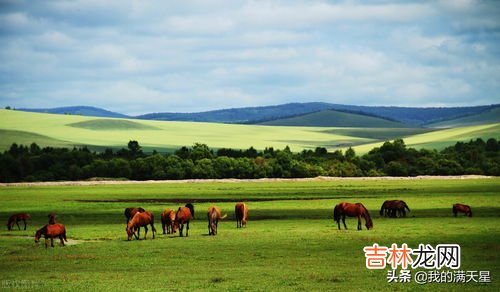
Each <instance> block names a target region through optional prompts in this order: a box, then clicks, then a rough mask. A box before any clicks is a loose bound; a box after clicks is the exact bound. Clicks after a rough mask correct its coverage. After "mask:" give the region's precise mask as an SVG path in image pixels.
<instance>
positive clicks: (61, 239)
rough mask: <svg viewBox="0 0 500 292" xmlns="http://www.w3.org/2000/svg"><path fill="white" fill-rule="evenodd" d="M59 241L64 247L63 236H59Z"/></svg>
mask: <svg viewBox="0 0 500 292" xmlns="http://www.w3.org/2000/svg"><path fill="white" fill-rule="evenodd" d="M59 240H60V241H61V246H64V240H63V236H62V235H59Z"/></svg>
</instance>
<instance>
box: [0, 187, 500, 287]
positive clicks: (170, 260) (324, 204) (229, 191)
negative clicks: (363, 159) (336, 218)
mask: <svg viewBox="0 0 500 292" xmlns="http://www.w3.org/2000/svg"><path fill="white" fill-rule="evenodd" d="M499 190H500V179H499V178H483V179H455V180H449V179H447V180H443V179H428V180H351V179H346V180H332V181H319V180H316V181H282V182H197V183H194V182H191V183H167V184H165V183H141V184H116V185H85V186H84V185H63V186H0V202H1V204H0V206H1V209H0V217H1V218H4V219H3V220H6V219H7V217H8V216H9V215H10V214H11V213H15V212H30V213H31V214H32V215H33V222H32V224H31V225H29V227H28V230H27V231H7V230H6V228H5V227H4V228H2V229H1V230H0V250H1V259H2V265H0V285H3V288H9V287H8V285H16V284H17V285H18V286H19V285H25V288H26V287H27V288H32V289H36V290H47V291H48V290H50V291H63V290H64V291H81V290H86V291H96V290H98V291H103V290H110V291H111V290H125V289H126V290H134V291H135V290H160V289H164V290H182V291H188V290H189V291H193V290H210V291H227V290H231V291H236V290H252V291H280V290H287V291H288V290H294V291H298V290H300V291H307V290H314V291H325V290H338V291H366V290H368V289H370V290H373V291H478V290H479V291H499V289H500V284H499V281H498V276H499V275H500V265H499V262H500V254H499V250H500V242H499V240H498V239H499V238H500V225H499V224H498V222H499V221H498V220H499V214H500V197H499V195H498V191H499ZM395 198H400V199H403V200H405V201H406V202H407V203H408V205H409V206H410V208H411V212H410V213H409V214H408V217H407V218H398V219H388V218H380V216H379V215H378V212H377V210H378V209H379V207H380V205H381V203H382V202H383V201H384V200H386V199H395ZM170 199H173V200H178V202H175V203H167V202H166V200H170ZM193 199H195V200H197V201H196V202H195V208H196V219H195V220H194V221H193V222H192V225H191V229H190V236H189V237H188V238H179V237H176V236H171V235H162V234H160V232H159V233H158V234H157V238H156V239H155V240H150V238H148V240H141V241H135V240H134V241H130V242H129V241H127V240H126V233H125V230H124V229H125V218H124V216H123V209H124V208H125V207H129V206H134V205H135V206H139V205H140V206H142V207H144V208H145V209H147V210H150V211H153V212H154V213H155V214H156V215H157V217H156V228H157V230H158V231H159V230H160V229H161V226H160V224H159V218H158V214H159V213H160V212H161V211H162V210H163V209H165V208H177V207H178V206H180V205H182V204H183V203H184V202H185V201H187V200H193ZM222 199H225V200H226V201H225V202H221V200H222ZM263 199H266V200H263ZM161 200H164V201H161ZM240 200H245V201H247V204H248V206H249V210H250V211H249V215H250V221H249V223H248V226H247V227H246V228H244V229H236V226H235V222H234V221H233V220H232V218H233V210H234V202H231V201H240ZM124 201H126V202H124ZM341 201H350V202H362V203H363V204H364V205H365V206H366V207H367V208H368V209H369V210H370V213H371V215H372V217H373V222H374V229H372V230H370V231H367V230H366V229H364V230H362V231H356V230H355V226H356V223H355V219H352V218H350V219H348V220H347V225H348V227H349V230H340V231H339V230H337V226H336V225H335V224H334V222H333V220H332V219H331V216H332V209H333V206H334V205H335V204H336V203H338V202H341ZM455 202H462V203H466V204H469V205H471V206H472V208H473V211H474V217H472V218H468V217H463V216H460V217H457V218H455V217H453V216H452V214H451V205H452V204H453V203H455ZM213 204H215V205H217V206H219V207H220V208H221V210H222V212H223V213H227V214H228V215H229V216H228V219H226V221H223V222H222V223H221V224H220V226H219V234H218V235H217V236H215V237H212V236H207V235H206V234H207V224H206V214H205V212H206V210H207V208H208V207H209V206H211V205H213ZM53 211H55V212H57V213H58V215H59V221H60V222H61V223H64V224H65V225H66V227H67V230H68V238H69V239H70V243H71V245H68V246H66V247H64V248H61V247H59V246H56V247H55V248H49V249H48V250H46V249H45V248H44V247H43V244H40V245H36V244H35V243H34V242H33V237H32V236H33V234H34V232H35V229H36V228H39V227H41V226H42V225H44V224H45V223H46V220H47V214H48V213H49V212H53ZM375 242H377V243H379V244H380V245H386V246H390V244H392V243H396V244H398V245H401V244H402V243H407V244H408V245H409V246H410V247H412V248H413V247H417V245H418V244H419V243H428V244H431V245H433V246H435V245H437V244H440V243H456V244H459V245H460V246H461V254H462V256H461V268H460V269H462V270H465V271H470V270H475V271H490V273H491V279H492V283H489V284H484V283H482V284H479V283H467V284H439V283H434V284H427V285H418V284H415V283H391V284H389V283H387V279H386V274H387V270H367V269H366V267H365V256H364V253H363V250H362V249H363V247H365V246H368V245H372V244H373V243H375Z"/></svg>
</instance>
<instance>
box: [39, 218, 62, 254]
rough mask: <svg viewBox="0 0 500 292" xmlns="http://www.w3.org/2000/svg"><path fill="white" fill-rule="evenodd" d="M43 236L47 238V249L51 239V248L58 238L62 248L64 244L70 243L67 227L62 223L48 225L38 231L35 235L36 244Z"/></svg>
mask: <svg viewBox="0 0 500 292" xmlns="http://www.w3.org/2000/svg"><path fill="white" fill-rule="evenodd" d="M42 235H43V236H44V237H45V248H47V247H48V245H49V238H50V246H51V247H54V238H56V237H58V238H59V240H60V241H61V246H64V242H65V241H66V242H67V241H68V240H67V239H66V227H64V225H62V224H60V223H55V224H47V225H45V226H44V227H42V228H41V229H38V230H37V232H36V234H35V242H36V243H38V242H39V241H40V237H42Z"/></svg>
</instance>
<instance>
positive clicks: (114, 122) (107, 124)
mask: <svg viewBox="0 0 500 292" xmlns="http://www.w3.org/2000/svg"><path fill="white" fill-rule="evenodd" d="M68 126H70V127H75V128H82V129H88V130H96V131H109V130H119V131H129V130H160V129H159V128H157V127H153V126H149V125H144V124H141V123H138V122H133V121H128V120H120V119H93V120H89V121H83V122H76V123H72V124H68Z"/></svg>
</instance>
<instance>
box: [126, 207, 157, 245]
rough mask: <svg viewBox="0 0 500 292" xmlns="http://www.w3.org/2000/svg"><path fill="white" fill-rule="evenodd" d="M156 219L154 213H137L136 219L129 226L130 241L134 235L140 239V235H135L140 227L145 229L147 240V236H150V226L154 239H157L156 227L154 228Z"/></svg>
mask: <svg viewBox="0 0 500 292" xmlns="http://www.w3.org/2000/svg"><path fill="white" fill-rule="evenodd" d="M154 219H155V217H154V215H153V213H151V212H148V211H144V212H137V213H136V214H135V215H134V217H133V218H132V219H131V220H130V221H129V222H128V224H127V235H128V240H131V239H132V235H134V236H135V239H139V235H136V234H135V230H137V229H138V228H139V227H144V230H145V231H144V239H146V236H147V235H148V224H149V225H151V231H152V232H153V239H155V232H156V229H155V226H154V221H155V220H154Z"/></svg>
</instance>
